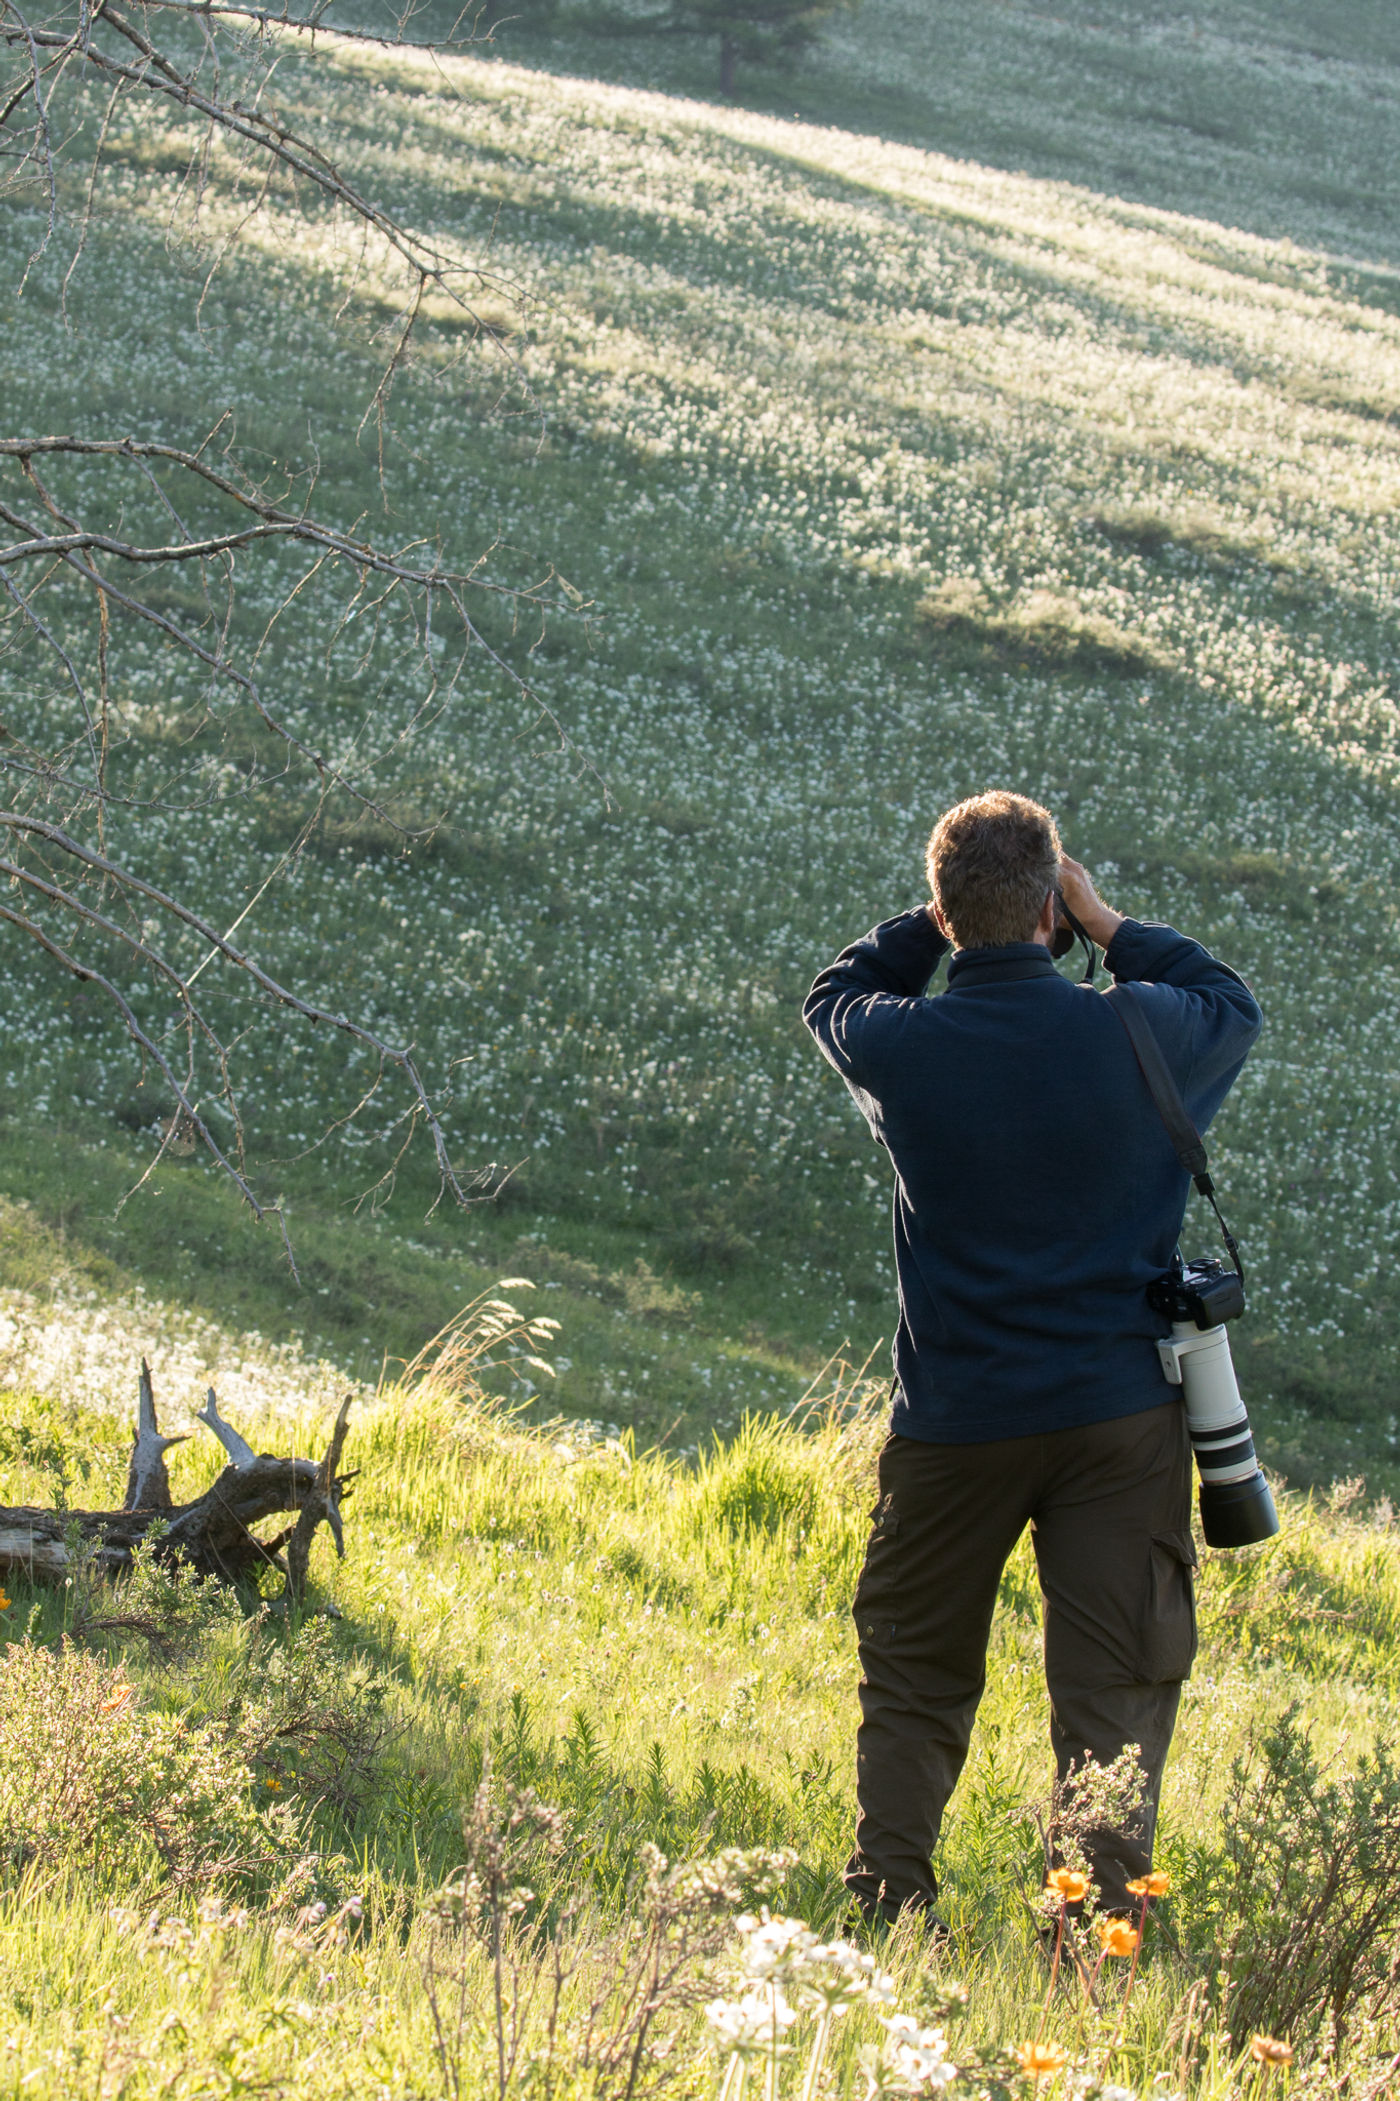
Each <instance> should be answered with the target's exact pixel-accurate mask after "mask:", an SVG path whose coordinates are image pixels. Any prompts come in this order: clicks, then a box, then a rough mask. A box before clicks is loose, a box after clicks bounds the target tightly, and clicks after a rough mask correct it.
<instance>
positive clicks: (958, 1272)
mask: <svg viewBox="0 0 1400 2101" xmlns="http://www.w3.org/2000/svg"><path fill="white" fill-rule="evenodd" d="M928 875H929V886H930V889H931V890H932V893H933V902H932V903H931V904H929V905H927V906H925V907H921V908H920V909H919V910H917V911H913V912H906V913H905V914H904V915H903V916H902V917H900V918H898V919H890V920H886V921H885V923H884V924H883V925H882V926H878V927H876V928H875V930H874V932H873V933H871V934H867V935H866V937H865V938H864V940H862V941H858V942H856V943H855V945H854V946H853V947H851V948H848V949H846V950H845V952H844V953H843V954H842V955H841V956H839V957H838V958H837V960H836V962H835V963H833V964H832V965H831V967H830V969H828V970H825V971H823V972H822V974H821V976H820V977H819V978H818V979H817V981H816V984H815V985H814V986H813V987H812V990H811V993H810V994H809V996H808V998H807V1002H806V1005H805V1007H804V1009H803V1016H804V1019H805V1020H806V1023H807V1026H808V1027H809V1028H810V1029H811V1031H812V1033H813V1035H814V1036H815V1037H816V1039H817V1042H818V1044H819V1045H820V1047H821V1049H822V1052H823V1054H824V1055H825V1056H826V1058H827V1059H828V1060H829V1061H830V1063H831V1064H832V1065H834V1066H835V1068H836V1070H837V1071H838V1072H839V1073H840V1075H841V1077H842V1078H843V1079H844V1080H845V1082H846V1084H847V1086H848V1087H849V1088H850V1090H851V1092H852V1094H853V1095H854V1096H855V1099H856V1103H857V1105H858V1106H859V1108H860V1110H861V1112H862V1114H863V1115H864V1116H865V1118H866V1120H867V1122H868V1123H869V1125H870V1128H871V1132H872V1134H873V1135H874V1137H875V1138H876V1139H877V1140H878V1142H879V1143H880V1144H881V1145H883V1146H884V1147H885V1148H886V1150H887V1151H888V1153H889V1155H890V1158H891V1160H892V1162H893V1165H894V1170H895V1193H894V1240H895V1260H896V1265H897V1268H898V1275H899V1309H900V1317H899V1328H898V1333H897V1336H896V1340H895V1347H894V1365H895V1374H896V1377H895V1397H894V1412H893V1417H892V1420H891V1424H890V1436H889V1438H888V1440H887V1441H886V1443H885V1446H884V1449H883V1451H882V1452H881V1455H880V1474H879V1498H878V1502H877V1504H876V1508H875V1511H874V1517H873V1529H872V1531H871V1535H870V1542H869V1546H868V1548H867V1550H866V1557H865V1565H864V1567H863V1569H862V1571H861V1576H860V1581H859V1584H858V1586H857V1590H856V1599H855V1607H854V1610H855V1617H856V1626H857V1634H858V1639H859V1647H860V1660H861V1669H862V1678H861V1686H860V1703H861V1722H860V1728H859V1733H858V1736H857V1757H856V1791H857V1796H858V1799H859V1805H860V1816H859V1821H858V1823H857V1826H856V1846H855V1852H854V1853H853V1855H852V1857H851V1860H850V1862H849V1863H848V1865H847V1869H846V1883H847V1887H848V1888H849V1889H850V1890H851V1892H852V1894H853V1896H854V1898H855V1901H856V1902H857V1904H858V1905H859V1906H860V1908H861V1910H862V1911H863V1912H864V1913H865V1914H866V1916H867V1917H868V1918H870V1919H872V1920H874V1919H876V1918H879V1917H882V1916H883V1917H884V1918H886V1919H893V1918H895V1917H896V1916H897V1915H898V1914H899V1913H900V1912H901V1911H902V1910H904V1909H906V1908H908V1909H918V1910H927V1909H929V1908H930V1907H931V1906H932V1905H933V1902H934V1899H935V1897H936V1895H937V1887H938V1886H937V1882H936V1880H935V1877H934V1872H933V1866H932V1853H933V1849H934V1846H935V1844H936V1842H937V1839H938V1833H939V1828H940V1825H941V1822H942V1818H943V1812H944V1808H945V1806H946V1804H947V1801H948V1798H949V1796H950V1795H951V1794H952V1791H953V1788H954V1786H955V1785H956V1782H957V1779H958V1775H959V1773H960V1772H961V1770H962V1766H963V1761H964V1759H965V1757H966V1755H967V1746H968V1740H969V1737H970V1735H971V1732H972V1724H973V1719H974V1717H975V1715H976V1712H977V1704H978V1701H979V1700H980V1698H981V1695H982V1690H983V1687H984V1685H985V1683H986V1652H987V1641H988V1637H989V1634H990V1630H991V1621H992V1610H993V1606H994V1604H995V1602H996V1594H997V1586H998V1583H999V1581H1000V1578H1001V1574H1002V1570H1003V1569H1004V1567H1005V1565H1006V1562H1007V1559H1008V1557H1009V1556H1010V1554H1011V1552H1012V1549H1013V1548H1014V1547H1015V1545H1016V1542H1017V1540H1018V1539H1019V1538H1020V1536H1021V1534H1022V1532H1023V1531H1024V1530H1025V1528H1026V1526H1027V1525H1029V1526H1030V1527H1031V1534H1032V1540H1033V1543H1034V1547H1035V1556H1036V1564H1037V1567H1038V1570H1039V1574H1040V1585H1041V1590H1042V1593H1043V1599H1044V1615H1045V1673H1046V1679H1047V1681H1048V1685H1049V1691H1050V1733H1051V1739H1052V1743H1053V1746H1054V1751H1055V1757H1056V1761H1057V1764H1058V1767H1059V1771H1060V1774H1061V1777H1062V1778H1064V1777H1066V1776H1067V1775H1068V1774H1069V1773H1070V1771H1071V1769H1072V1767H1074V1766H1075V1765H1077V1764H1082V1763H1083V1761H1084V1759H1085V1757H1086V1755H1087V1756H1089V1757H1091V1758H1093V1759H1095V1760H1097V1761H1099V1762H1100V1763H1103V1764H1106V1763H1108V1762H1109V1761H1111V1760H1112V1759H1114V1758H1116V1757H1117V1756H1118V1755H1119V1754H1120V1752H1122V1751H1123V1750H1124V1749H1125V1748H1126V1747H1127V1746H1128V1745H1130V1744H1136V1745H1138V1746H1139V1747H1140V1750H1141V1756H1142V1762H1143V1766H1144V1768H1145V1770H1146V1774H1147V1781H1148V1800H1147V1801H1146V1802H1145V1803H1144V1805H1143V1807H1142V1811H1141V1814H1140V1815H1139V1816H1138V1817H1137V1818H1136V1819H1135V1820H1132V1821H1131V1822H1130V1824H1129V1826H1128V1827H1127V1828H1122V1829H1115V1830H1100V1831H1098V1832H1096V1833H1094V1834H1093V1836H1092V1838H1091V1841H1090V1861H1091V1866H1092V1869H1093V1875H1094V1880H1095V1882H1096V1883H1097V1884H1098V1886H1099V1890H1100V1903H1101V1905H1102V1906H1103V1908H1104V1909H1106V1910H1108V1911H1124V1912H1126V1911H1129V1910H1131V1909H1132V1908H1133V1904H1132V1899H1131V1898H1130V1897H1129V1896H1128V1894H1127V1890H1126V1884H1127V1883H1128V1882H1129V1881H1131V1880H1132V1879H1133V1878H1134V1877H1137V1876H1140V1875H1142V1874H1144V1873H1145V1872H1146V1871H1147V1870H1148V1869H1149V1868H1150V1866H1151V1860H1152V1839H1153V1825H1154V1822H1155V1817H1156V1808H1157V1800H1158V1795H1159V1792H1160V1788H1161V1778H1162V1768H1163V1765H1164V1763H1165V1760H1166V1755H1167V1748H1168V1746H1169V1744H1170V1742H1171V1736H1172V1729H1173V1727H1174V1724H1175V1721H1176V1712H1177V1704H1178V1701H1179V1698H1180V1691H1181V1681H1182V1679H1183V1678H1184V1677H1185V1676H1186V1673H1187V1671H1188V1670H1189V1668H1190V1665H1191V1660H1192V1657H1193V1656H1194V1654H1195V1645H1196V1642H1195V1600H1194V1591H1193V1582H1192V1575H1193V1570H1194V1567H1195V1554H1194V1550H1193V1547H1192V1543H1191V1519H1190V1512H1191V1506H1190V1487H1191V1475H1190V1448H1189V1445H1188V1442H1187V1434H1186V1424H1185V1420H1184V1414H1183V1409H1182V1404H1181V1389H1180V1387H1176V1386H1169V1385H1168V1384H1167V1381H1166V1377H1165V1374H1164V1372H1163V1369H1162V1365H1161V1361H1160V1359H1159V1357H1158V1354H1157V1347H1156V1345H1157V1341H1158V1338H1159V1337H1160V1336H1161V1335H1162V1334H1163V1333H1164V1332H1165V1323H1164V1322H1163V1321H1162V1320H1161V1319H1160V1318H1159V1317H1158V1316H1157V1315H1155V1314H1154V1313H1153V1312H1152V1310H1151V1308H1150V1307H1149V1305H1148V1301H1147V1287H1148V1285H1149V1284H1151V1283H1153V1282H1154V1281H1155V1280H1156V1279H1157V1278H1159V1277H1161V1276H1162V1275H1163V1273H1164V1272H1165V1271H1166V1270H1167V1268H1168V1266H1169V1264H1170V1262H1171V1260H1172V1255H1173V1251H1174V1249H1175V1245H1176V1240H1177V1235H1178V1233H1179V1232H1180V1229H1181V1224H1182V1218H1183V1214H1184V1211H1185V1205H1186V1197H1187V1193H1188V1186H1189V1185H1188V1181H1187V1177H1186V1174H1185V1173H1184V1171H1183V1170H1182V1168H1181V1167H1180V1166H1179V1165H1178V1162H1177V1158H1176V1155H1175V1154H1174V1152H1173V1150H1172V1146H1171V1143H1170V1142H1169V1140H1168V1137H1167V1134H1166V1131H1165V1130H1164V1128H1163V1125H1162V1122H1161V1120H1160V1118H1159V1116H1158V1115H1157V1113H1156V1111H1155V1109H1154V1107H1153V1103H1152V1100H1151V1098H1150V1096H1149V1095H1148V1093H1147V1091H1146V1088H1145V1086H1144V1082H1143V1078H1142V1075H1141V1073H1140V1071H1139V1069H1138V1066H1137V1063H1136V1061H1135V1058H1134V1055H1133V1051H1132V1048H1131V1046H1130V1044H1129V1041H1128V1038H1127V1036H1126V1034H1125V1032H1124V1029H1123V1028H1122V1027H1121V1026H1120V1024H1119V1022H1118V1020H1117V1018H1116V1017H1115V1015H1114V1014H1113V1013H1112V1012H1111V1011H1110V1005H1109V1002H1108V1001H1106V1000H1103V999H1100V998H1096V997H1094V996H1093V995H1092V994H1091V993H1090V992H1088V991H1086V990H1085V989H1084V988H1082V987H1080V986H1077V985H1073V984H1070V983H1069V982H1067V980H1066V979H1064V978H1063V977H1061V976H1060V974H1059V973H1058V971H1056V969H1055V967H1054V964H1053V962H1052V961H1051V953H1050V952H1051V947H1052V944H1053V943H1054V942H1055V940H1056V932H1057V927H1058V926H1059V925H1061V924H1063V918H1062V915H1061V914H1060V911H1059V902H1058V901H1059V900H1060V899H1062V900H1063V903H1064V905H1065V906H1066V907H1067V908H1068V912H1069V913H1070V914H1072V915H1073V917H1074V919H1075V920H1077V921H1078V922H1079V924H1080V925H1081V926H1082V928H1083V929H1084V931H1085V933H1086V934H1087V935H1088V937H1089V938H1090V939H1091V940H1092V941H1094V942H1096V943H1097V944H1098V945H1099V946H1100V947H1102V948H1103V949H1104V951H1105V959H1106V962H1107V964H1108V968H1109V969H1110V971H1111V972H1112V973H1113V976H1114V977H1115V979H1117V980H1118V981H1120V982H1123V981H1127V980H1131V981H1133V982H1134V983H1136V984H1137V985H1139V986H1142V987H1144V988H1146V989H1145V991H1144V992H1143V994H1142V995H1141V996H1142V998H1143V1000H1144V1002H1145V1005H1146V1010H1147V1014H1148V1018H1149V1019H1150V1022H1151V1026H1152V1029H1153V1032H1154V1033H1155V1035H1156V1036H1157V1038H1158V1041H1159V1043H1160V1045H1161V1048H1162V1050H1163V1052H1164V1054H1165V1056H1166V1059H1167V1063H1168V1065H1169V1067H1170V1069H1171V1072H1172V1075H1173V1077H1174V1078H1175V1080H1176V1082H1177V1085H1178V1086H1179V1088H1180V1090H1181V1092H1182V1095H1183V1096H1184V1098H1185V1101H1186V1104H1187V1107H1188V1109H1189V1110H1190V1112H1191V1115H1192V1116H1193V1118H1194V1120H1195V1122H1196V1124H1197V1126H1198V1128H1200V1129H1204V1128H1205V1127H1206V1125H1207V1124H1208V1123H1209V1122H1210V1120H1211V1118H1212V1117H1213V1116H1214V1114H1215V1112H1216V1110H1217V1109H1218V1108H1219V1107H1220V1104H1221V1103H1222V1102H1223V1100H1224V1099H1225V1096H1226V1093H1227V1092H1228V1091H1229V1088H1230V1086H1231V1084H1232V1082H1233V1081H1234V1079H1235V1078H1236V1076H1237V1074H1238V1073H1239V1070H1240V1067H1241V1065H1242V1064H1243V1062H1244V1059H1245V1055H1246V1053H1247V1052H1248V1050H1249V1047H1250V1045H1251V1043H1252V1042H1253V1041H1254V1038H1255V1036H1256V1035H1257V1034H1258V1031H1259V1025H1260V1014H1259V1009H1258V1006H1257V1005H1256V1004H1255V1001H1254V998H1253V996H1252V994H1251V993H1250V991H1249V988H1248V987H1247V986H1246V985H1245V983H1244V981H1243V980H1242V979H1241V978H1240V977H1238V976H1237V975H1236V973H1235V972H1234V971H1232V970H1230V969H1228V968H1227V967H1226V966H1225V965H1224V964H1221V963H1217V962H1216V961H1215V959H1214V958H1213V957H1212V956H1210V955H1209V954H1207V952H1206V950H1205V949H1203V948H1202V947H1201V946H1200V945H1199V944H1198V943H1197V942H1195V941H1191V940H1188V939H1187V938H1186V937H1185V936H1183V935H1181V934H1177V933H1175V932H1173V930H1172V929H1171V928H1170V927H1166V926H1152V925H1143V924H1141V923H1139V922H1137V921H1135V920H1131V919H1124V918H1123V917H1121V915H1120V914H1119V913H1117V912H1112V911H1110V910H1109V909H1108V907H1107V906H1106V905H1105V904H1103V902H1102V901H1101V900H1100V898H1099V897H1098V895H1097V894H1096V892H1095V890H1094V886H1093V883H1092V882H1091V881H1090V879H1089V876H1088V874H1087V873H1086V871H1085V870H1084V869H1083V868H1082V867H1080V865H1079V863H1078V862H1076V861H1072V860H1070V859H1069V858H1068V856H1067V855H1065V854H1064V853H1063V852H1062V851H1061V847H1060V839H1059V834H1058V832H1057V831H1056V828H1055V822H1054V819H1053V818H1052V817H1051V816H1050V814H1049V812H1048V811H1047V810H1044V809H1042V808H1041V807H1040V805H1039V804H1038V803H1034V802H1031V801H1028V800H1027V799H1026V798H1025V797H1024V796H1020V795H1011V794H1006V793H1002V792H998V793H994V794H989V795H980V796H975V797H973V798H972V799H971V800H970V801H967V802H963V803H959V804H958V805H957V807H956V808H955V809H952V810H949V811H948V812H947V814H946V815H945V816H944V817H942V818H941V819H940V820H939V823H938V825H937V827H936V828H935V830H934V833H933V836H932V838H931V839H930V841H929V846H928ZM950 945H951V947H952V949H953V955H952V960H951V962H950V963H949V966H948V989H947V991H946V993H944V994H943V995H942V996H941V997H938V998H934V999H929V998H927V997H925V988H926V987H927V985H928V983H929V980H930V978H931V977H932V976H933V973H934V970H935V969H936V967H937V965H938V962H939V959H940V958H941V957H942V955H943V954H944V952H945V951H946V950H947V949H948V948H949V946H950Z"/></svg>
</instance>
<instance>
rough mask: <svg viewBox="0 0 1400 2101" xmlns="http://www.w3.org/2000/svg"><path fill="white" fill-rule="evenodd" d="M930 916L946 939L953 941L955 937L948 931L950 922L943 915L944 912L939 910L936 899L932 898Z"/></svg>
mask: <svg viewBox="0 0 1400 2101" xmlns="http://www.w3.org/2000/svg"><path fill="white" fill-rule="evenodd" d="M928 916H929V918H930V919H931V920H932V921H933V923H934V925H935V926H936V927H937V929H938V931H939V933H940V934H941V935H942V936H943V939H944V940H945V941H951V940H952V938H953V937H952V935H951V933H950V932H949V931H948V922H947V920H946V919H945V918H944V917H943V914H942V913H941V912H940V911H939V909H938V903H937V900H936V899H933V898H931V899H930V900H929V908H928Z"/></svg>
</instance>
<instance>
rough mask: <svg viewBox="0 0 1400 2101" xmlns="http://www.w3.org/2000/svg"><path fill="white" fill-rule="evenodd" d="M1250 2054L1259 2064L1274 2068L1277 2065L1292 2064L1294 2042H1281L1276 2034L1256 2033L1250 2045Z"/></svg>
mask: <svg viewBox="0 0 1400 2101" xmlns="http://www.w3.org/2000/svg"><path fill="white" fill-rule="evenodd" d="M1249 2054H1250V2056H1251V2057H1252V2058H1253V2059H1254V2062H1255V2063H1256V2064H1257V2065H1264V2066H1266V2067H1267V2068H1269V2069H1272V2068H1273V2066H1275V2065H1291V2064H1292V2062H1293V2045H1292V2043H1284V2042H1280V2041H1279V2039H1278V2038H1277V2037H1276V2036H1272V2035H1256V2036H1255V2038H1254V2040H1253V2041H1252V2042H1251V2044H1250V2046H1249Z"/></svg>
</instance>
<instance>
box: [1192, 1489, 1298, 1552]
mask: <svg viewBox="0 0 1400 2101" xmlns="http://www.w3.org/2000/svg"><path fill="white" fill-rule="evenodd" d="M1278 1529H1279V1522H1278V1512H1277V1510H1275V1508H1274V1498H1273V1494H1272V1492H1271V1490H1270V1488H1269V1484H1268V1482H1267V1481H1266V1480H1265V1479H1264V1476H1263V1474H1262V1472H1261V1473H1256V1474H1251V1475H1250V1477H1249V1479H1248V1480H1247V1481H1229V1482H1213V1481H1202V1483H1201V1530H1202V1531H1203V1532H1204V1534H1205V1538H1206V1545H1207V1546H1208V1547H1252V1546H1257V1545H1258V1544H1259V1542H1260V1540H1263V1539H1272V1538H1273V1536H1274V1534H1275V1533H1276V1532H1277V1531H1278Z"/></svg>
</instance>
